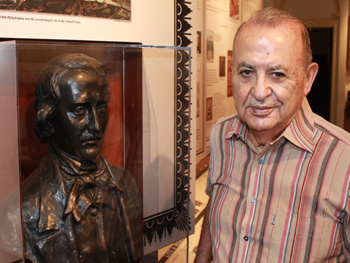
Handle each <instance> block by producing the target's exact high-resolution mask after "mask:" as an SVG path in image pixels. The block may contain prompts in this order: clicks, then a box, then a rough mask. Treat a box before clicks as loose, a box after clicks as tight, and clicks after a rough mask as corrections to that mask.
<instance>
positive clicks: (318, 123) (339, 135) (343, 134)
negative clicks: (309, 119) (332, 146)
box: [314, 114, 350, 147]
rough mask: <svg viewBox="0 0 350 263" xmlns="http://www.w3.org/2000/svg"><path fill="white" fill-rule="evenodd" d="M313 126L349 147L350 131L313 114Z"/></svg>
mask: <svg viewBox="0 0 350 263" xmlns="http://www.w3.org/2000/svg"><path fill="white" fill-rule="evenodd" d="M314 125H315V128H316V129H318V130H320V131H322V132H324V133H325V134H327V135H328V136H331V137H334V138H336V139H338V140H339V141H341V142H342V143H344V144H345V145H347V146H348V147H350V133H349V132H347V131H345V130H344V129H342V128H340V127H338V126H336V125H334V124H333V123H331V122H329V121H327V120H325V119H324V118H322V117H321V116H318V115H317V114H315V117H314Z"/></svg>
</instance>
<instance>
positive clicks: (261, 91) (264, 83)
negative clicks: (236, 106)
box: [251, 74, 272, 102]
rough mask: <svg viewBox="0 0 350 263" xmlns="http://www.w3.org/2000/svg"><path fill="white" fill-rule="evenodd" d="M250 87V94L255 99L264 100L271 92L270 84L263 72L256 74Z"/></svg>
mask: <svg viewBox="0 0 350 263" xmlns="http://www.w3.org/2000/svg"><path fill="white" fill-rule="evenodd" d="M253 85H254V86H253V87H252V91H251V93H252V95H253V96H254V98H255V99H256V100H257V101H261V102H262V101H264V100H265V99H266V98H267V97H269V96H270V95H271V93H272V91H271V86H270V82H269V80H268V78H267V77H266V76H265V74H258V75H257V78H256V81H255V83H254V84H253Z"/></svg>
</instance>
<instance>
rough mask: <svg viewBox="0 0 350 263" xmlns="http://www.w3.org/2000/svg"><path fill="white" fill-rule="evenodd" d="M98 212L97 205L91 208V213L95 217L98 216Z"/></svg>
mask: <svg viewBox="0 0 350 263" xmlns="http://www.w3.org/2000/svg"><path fill="white" fill-rule="evenodd" d="M97 214H98V211H97V208H96V207H93V208H91V211H90V215H92V216H94V217H95V216H97Z"/></svg>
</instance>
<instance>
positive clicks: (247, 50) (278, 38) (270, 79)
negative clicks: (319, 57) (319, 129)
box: [232, 24, 318, 145]
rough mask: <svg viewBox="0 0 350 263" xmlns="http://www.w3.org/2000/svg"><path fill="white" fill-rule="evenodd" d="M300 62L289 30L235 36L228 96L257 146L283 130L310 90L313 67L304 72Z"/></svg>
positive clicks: (296, 36)
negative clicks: (230, 87)
mask: <svg viewBox="0 0 350 263" xmlns="http://www.w3.org/2000/svg"><path fill="white" fill-rule="evenodd" d="M304 61H305V59H304V52H303V42H302V38H301V34H300V33H299V32H298V31H297V27H296V26H295V25H288V24H282V25H279V26H277V27H276V28H271V27H265V26H252V25H247V26H246V27H245V28H243V30H242V31H241V32H240V35H238V38H237V39H236V43H235V45H234V48H233V61H232V71H233V76H232V81H233V96H234V99H235V105H236V109H237V112H238V114H239V116H240V118H241V119H242V120H243V121H244V122H245V123H247V125H248V127H249V132H250V134H251V135H252V136H253V138H254V139H255V140H256V142H257V144H258V145H259V144H260V145H261V144H265V143H266V142H267V141H266V140H264V139H262V138H266V136H267V137H268V140H272V139H274V138H275V137H276V136H278V135H279V134H280V133H281V132H282V131H283V130H284V129H285V128H286V127H287V126H288V124H289V123H290V122H291V120H292V119H293V117H294V116H295V114H296V113H297V112H298V110H299V108H300V106H301V103H302V100H303V98H304V96H306V95H307V93H308V92H309V91H310V89H311V85H312V82H313V80H314V77H315V76H316V74H317V69H318V66H317V64H315V63H313V64H312V65H311V66H309V67H308V68H307V69H305V62H304ZM313 74H314V75H313Z"/></svg>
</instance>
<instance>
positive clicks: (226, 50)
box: [193, 0, 262, 173]
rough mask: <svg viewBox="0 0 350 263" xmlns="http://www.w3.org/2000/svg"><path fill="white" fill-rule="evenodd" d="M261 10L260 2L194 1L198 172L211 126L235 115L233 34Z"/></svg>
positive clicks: (205, 159) (207, 145) (231, 0)
mask: <svg viewBox="0 0 350 263" xmlns="http://www.w3.org/2000/svg"><path fill="white" fill-rule="evenodd" d="M261 7H262V0H230V1H222V0H197V6H196V16H197V20H196V22H197V24H196V26H197V29H196V31H197V52H194V53H196V54H195V55H196V59H195V61H196V62H197V65H196V67H197V68H196V73H197V74H196V75H197V82H196V83H195V82H193V87H195V88H196V96H197V101H196V107H197V111H196V113H197V115H196V125H197V127H196V152H197V159H196V161H197V164H198V165H197V173H200V172H201V171H202V170H203V167H204V168H205V167H207V165H208V158H207V156H208V155H209V153H210V149H209V135H210V129H211V127H212V126H213V125H214V124H215V123H216V122H217V121H218V120H219V119H220V118H221V117H223V116H226V115H230V114H233V113H235V112H236V110H235V106H234V101H233V97H232V86H231V75H230V74H231V67H230V63H231V49H232V42H233V37H234V34H235V32H236V30H237V28H238V27H239V25H240V24H241V23H242V22H243V21H245V20H247V19H248V18H249V17H250V15H251V14H252V13H253V12H254V11H256V10H259V9H261ZM202 160H204V162H203V164H201V161H202Z"/></svg>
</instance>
